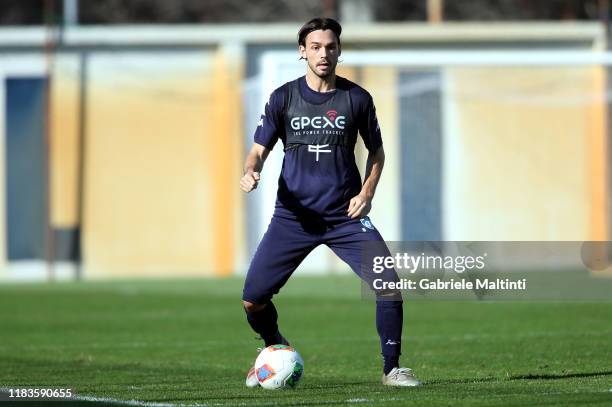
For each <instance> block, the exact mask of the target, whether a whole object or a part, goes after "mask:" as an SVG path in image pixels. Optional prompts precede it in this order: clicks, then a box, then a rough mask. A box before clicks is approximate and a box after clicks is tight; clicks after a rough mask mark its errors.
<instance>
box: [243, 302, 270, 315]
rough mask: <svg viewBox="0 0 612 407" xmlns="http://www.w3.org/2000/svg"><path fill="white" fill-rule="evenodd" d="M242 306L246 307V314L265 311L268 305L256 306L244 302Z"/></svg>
mask: <svg viewBox="0 0 612 407" xmlns="http://www.w3.org/2000/svg"><path fill="white" fill-rule="evenodd" d="M242 306H243V307H244V310H245V311H246V312H257V311H261V310H262V309H264V308H265V307H266V304H255V303H253V302H250V301H244V300H243V301H242Z"/></svg>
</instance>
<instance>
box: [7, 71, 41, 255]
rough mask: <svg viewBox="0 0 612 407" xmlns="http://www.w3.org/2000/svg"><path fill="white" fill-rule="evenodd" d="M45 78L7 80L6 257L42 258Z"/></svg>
mask: <svg viewBox="0 0 612 407" xmlns="http://www.w3.org/2000/svg"><path fill="white" fill-rule="evenodd" d="M45 84H46V81H45V79H43V78H19V79H11V78H9V79H7V80H6V176H7V180H6V181H7V182H6V197H7V202H6V203H7V214H6V215H7V235H8V236H7V237H8V239H7V240H8V259H9V260H23V259H43V258H44V257H45V235H46V233H45V231H46V226H45V224H46V214H45V212H46V208H47V201H46V199H47V198H46V193H45V191H46V186H47V171H46V154H45V148H44V129H45Z"/></svg>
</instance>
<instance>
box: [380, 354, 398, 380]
mask: <svg viewBox="0 0 612 407" xmlns="http://www.w3.org/2000/svg"><path fill="white" fill-rule="evenodd" d="M383 359H384V361H385V365H384V366H383V372H385V374H386V375H387V374H389V372H390V371H392V370H393V368H394V367H399V356H384V355H383Z"/></svg>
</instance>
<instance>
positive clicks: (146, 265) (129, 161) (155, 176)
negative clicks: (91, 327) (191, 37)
mask: <svg viewBox="0 0 612 407" xmlns="http://www.w3.org/2000/svg"><path fill="white" fill-rule="evenodd" d="M207 55H208V54H206V53H204V52H202V53H186V54H184V55H183V54H177V53H171V54H169V55H151V56H149V55H147V57H143V56H140V55H138V54H132V55H130V54H128V55H125V54H124V55H113V54H110V55H101V56H98V57H96V58H94V59H93V60H92V61H91V65H92V69H91V72H90V75H89V76H90V78H91V81H90V89H89V100H88V113H87V123H88V134H87V138H88V141H87V151H86V199H85V224H84V234H85V248H84V251H85V253H84V254H85V261H86V275H88V276H93V277H105V276H122V277H123V276H132V275H143V276H144V275H146V276H151V275H164V274H166V275H167V274H172V275H194V274H197V275H202V274H209V273H211V272H212V270H213V268H214V261H213V259H214V252H213V250H214V239H215V236H214V232H215V230H214V224H215V221H214V216H215V214H214V211H213V204H212V202H213V201H214V200H215V199H216V191H215V190H214V188H213V185H214V182H213V181H214V177H215V176H217V174H216V173H215V171H214V170H213V166H212V165H211V163H212V162H213V157H214V154H216V152H215V151H213V149H212V148H213V145H214V143H211V140H213V138H215V137H223V136H224V135H222V134H217V133H216V132H215V126H214V124H213V123H214V120H215V117H214V115H213V113H214V109H213V106H212V105H213V104H214V103H216V101H215V100H214V99H213V98H212V97H211V95H212V92H211V89H212V88H213V86H214V85H213V83H214V80H215V79H216V78H214V77H212V76H211V75H210V62H209V61H210V59H209V58H208V57H207Z"/></svg>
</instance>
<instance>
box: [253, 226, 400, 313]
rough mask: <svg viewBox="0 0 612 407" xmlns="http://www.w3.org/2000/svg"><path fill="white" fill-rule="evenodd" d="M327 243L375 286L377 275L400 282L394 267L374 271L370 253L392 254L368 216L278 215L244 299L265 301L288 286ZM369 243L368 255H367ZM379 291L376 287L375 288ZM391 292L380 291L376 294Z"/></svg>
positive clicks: (259, 250) (256, 259)
mask: <svg viewBox="0 0 612 407" xmlns="http://www.w3.org/2000/svg"><path fill="white" fill-rule="evenodd" d="M321 244H324V245H327V246H328V247H329V248H330V249H331V250H332V251H333V252H334V253H335V254H336V255H337V256H338V257H340V258H341V259H342V260H344V262H346V263H347V264H348V265H349V266H350V267H351V269H352V270H353V271H354V272H355V273H356V274H357V275H358V276H359V277H360V278H361V279H362V280H363V281H364V282H365V283H367V284H368V285H369V287H372V280H373V279H374V278H382V279H383V280H384V281H397V279H398V278H397V274H396V273H395V270H394V269H386V270H385V271H383V273H382V274H374V273H373V272H372V262H371V261H368V258H369V257H370V256H389V255H390V253H389V249H388V248H387V245H386V244H385V242H384V240H383V238H382V236H381V235H380V233H378V230H376V228H375V227H374V226H373V225H372V223H371V222H370V220H369V218H368V217H365V218H361V219H351V220H348V221H346V222H342V223H335V224H327V223H325V222H323V221H313V220H310V221H300V220H291V219H286V218H281V217H277V216H274V217H272V221H271V222H270V225H269V226H268V230H267V231H266V233H265V234H264V236H263V238H262V240H261V242H260V244H259V247H258V248H257V251H256V252H255V256H254V257H253V260H252V261H251V265H250V267H249V271H248V273H247V275H246V280H245V283H244V290H243V293H242V299H243V300H245V301H249V302H252V303H254V304H265V303H267V302H268V301H270V300H271V299H272V297H273V296H274V294H277V293H278V292H279V290H280V289H281V288H282V287H283V286H284V285H285V283H286V282H287V280H288V279H289V277H291V274H293V272H294V271H295V269H296V268H297V267H298V266H299V265H300V263H301V262H302V260H304V259H305V258H306V256H308V254H309V253H310V252H311V251H312V250H313V249H314V248H316V247H317V246H319V245H321ZM366 245H367V248H368V249H367V256H364V254H365V253H366V252H364V250H365V247H366ZM374 291H376V290H374ZM381 293H382V294H387V291H386V290H385V291H381V292H378V291H376V294H381Z"/></svg>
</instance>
